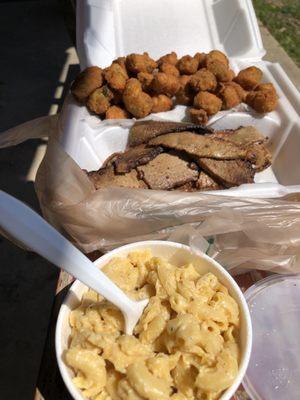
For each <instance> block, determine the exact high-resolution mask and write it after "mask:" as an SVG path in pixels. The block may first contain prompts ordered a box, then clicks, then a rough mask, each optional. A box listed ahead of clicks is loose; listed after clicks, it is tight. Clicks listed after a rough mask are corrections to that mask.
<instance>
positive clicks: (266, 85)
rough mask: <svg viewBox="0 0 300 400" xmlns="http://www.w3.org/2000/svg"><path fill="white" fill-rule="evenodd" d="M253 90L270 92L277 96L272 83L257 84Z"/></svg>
mask: <svg viewBox="0 0 300 400" xmlns="http://www.w3.org/2000/svg"><path fill="white" fill-rule="evenodd" d="M254 90H255V91H262V92H272V93H273V94H274V95H276V96H277V93H276V89H275V87H274V85H273V83H261V84H260V85H257V86H256V88H255V89H254Z"/></svg>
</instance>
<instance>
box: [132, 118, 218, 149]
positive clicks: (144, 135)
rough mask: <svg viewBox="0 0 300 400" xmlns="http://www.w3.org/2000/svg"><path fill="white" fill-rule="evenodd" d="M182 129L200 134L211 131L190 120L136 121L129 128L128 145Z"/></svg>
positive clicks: (145, 141)
mask: <svg viewBox="0 0 300 400" xmlns="http://www.w3.org/2000/svg"><path fill="white" fill-rule="evenodd" d="M182 131H190V132H196V133H198V134H201V135H204V134H206V133H212V132H213V131H212V130H211V129H210V128H206V127H204V126H202V125H196V124H192V123H190V122H189V123H186V122H172V121H138V122H136V123H135V124H134V125H133V126H132V127H131V129H130V132H129V139H128V145H129V146H137V145H139V144H142V143H147V142H149V140H150V139H153V138H155V137H157V136H160V135H164V134H165V133H171V132H182Z"/></svg>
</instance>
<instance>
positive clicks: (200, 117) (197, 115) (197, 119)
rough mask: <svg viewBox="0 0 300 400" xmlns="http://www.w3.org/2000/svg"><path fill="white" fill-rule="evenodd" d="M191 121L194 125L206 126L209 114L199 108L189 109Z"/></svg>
mask: <svg viewBox="0 0 300 400" xmlns="http://www.w3.org/2000/svg"><path fill="white" fill-rule="evenodd" d="M189 113H190V118H191V121H192V122H193V123H194V124H200V125H206V124H207V122H208V116H207V112H206V111H204V110H199V109H197V108H190V109H189Z"/></svg>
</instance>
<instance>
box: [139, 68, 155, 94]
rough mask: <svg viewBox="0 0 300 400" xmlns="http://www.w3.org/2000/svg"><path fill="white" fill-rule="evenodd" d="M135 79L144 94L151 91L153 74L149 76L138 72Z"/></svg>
mask: <svg viewBox="0 0 300 400" xmlns="http://www.w3.org/2000/svg"><path fill="white" fill-rule="evenodd" d="M137 78H138V80H139V81H140V82H141V84H142V89H143V90H144V92H148V91H149V90H150V89H151V84H152V81H153V78H154V76H153V74H149V73H148V72H139V73H138V75H137Z"/></svg>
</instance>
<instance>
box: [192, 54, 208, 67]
mask: <svg viewBox="0 0 300 400" xmlns="http://www.w3.org/2000/svg"><path fill="white" fill-rule="evenodd" d="M194 58H195V59H196V60H197V61H198V68H203V67H205V65H206V64H205V63H206V54H205V53H196V54H195V55H194Z"/></svg>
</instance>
